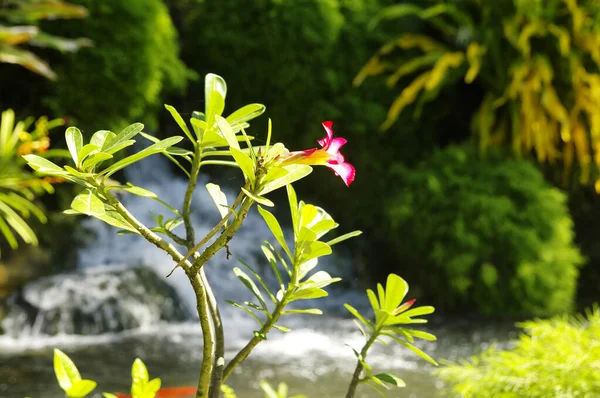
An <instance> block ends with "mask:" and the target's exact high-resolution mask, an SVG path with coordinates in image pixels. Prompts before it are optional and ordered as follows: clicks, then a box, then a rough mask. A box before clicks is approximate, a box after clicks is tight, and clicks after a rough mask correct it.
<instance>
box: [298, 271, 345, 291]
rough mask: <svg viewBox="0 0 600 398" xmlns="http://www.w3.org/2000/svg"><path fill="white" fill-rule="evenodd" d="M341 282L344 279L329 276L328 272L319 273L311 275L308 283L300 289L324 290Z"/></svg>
mask: <svg viewBox="0 0 600 398" xmlns="http://www.w3.org/2000/svg"><path fill="white" fill-rule="evenodd" d="M341 280H342V278H332V277H331V275H329V273H328V272H326V271H318V272H316V273H315V274H313V275H311V277H310V278H309V279H308V280H307V281H306V282H302V283H301V284H300V286H299V287H300V289H306V288H314V287H318V288H323V287H326V286H329V285H331V284H332V283H335V282H339V281H341Z"/></svg>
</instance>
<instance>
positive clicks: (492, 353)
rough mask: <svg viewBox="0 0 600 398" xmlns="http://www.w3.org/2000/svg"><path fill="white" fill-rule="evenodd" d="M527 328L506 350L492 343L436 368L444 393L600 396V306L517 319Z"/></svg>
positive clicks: (485, 397)
mask: <svg viewBox="0 0 600 398" xmlns="http://www.w3.org/2000/svg"><path fill="white" fill-rule="evenodd" d="M517 325H518V326H519V327H521V328H522V329H523V330H524V332H523V333H522V334H521V335H520V336H519V338H518V339H517V340H516V341H515V342H514V344H512V345H511V346H509V347H508V348H507V349H505V350H503V349H500V348H499V347H497V346H493V347H491V348H489V349H487V350H485V351H484V352H482V353H481V354H478V355H475V356H473V357H472V358H470V359H468V360H461V361H459V362H458V363H448V362H446V363H445V366H443V367H441V368H440V369H439V370H438V371H437V372H436V373H437V374H438V376H440V377H441V379H442V380H443V381H444V383H445V385H446V390H445V391H444V393H445V394H444V395H448V396H453V397H455V396H458V397H482V398H488V397H489V398H495V397H531V398H545V397H564V398H567V397H597V396H599V395H600V373H599V372H598V369H599V368H600V311H599V310H598V307H597V306H596V307H595V308H594V309H593V310H590V311H587V312H586V314H585V316H583V315H577V316H572V317H571V316H560V317H556V318H552V319H545V320H542V319H536V320H533V321H528V322H523V323H519V324H517Z"/></svg>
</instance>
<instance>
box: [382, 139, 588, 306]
mask: <svg viewBox="0 0 600 398" xmlns="http://www.w3.org/2000/svg"><path fill="white" fill-rule="evenodd" d="M505 157H506V154H505V153H503V152H502V151H499V150H493V151H490V152H489V153H488V156H487V157H485V158H482V157H480V156H479V155H478V153H477V149H476V148H474V147H472V146H469V145H463V146H449V147H447V148H445V149H443V150H438V151H436V152H434V153H433V154H432V155H431V156H429V157H428V158H426V159H425V160H423V162H421V163H420V164H419V165H418V166H417V167H415V168H408V167H397V168H396V169H395V170H394V174H395V181H396V183H397V185H398V188H397V189H396V190H395V191H394V192H393V193H390V198H389V201H388V202H387V203H386V206H385V208H386V211H387V216H388V219H389V220H390V224H391V230H390V233H391V234H392V236H396V237H399V238H398V239H397V240H396V243H395V245H394V248H393V250H394V253H395V254H396V258H397V259H398V263H399V264H401V265H405V268H402V269H401V270H402V272H403V273H404V274H406V275H407V276H410V277H411V278H414V279H416V280H420V281H422V284H421V286H420V287H421V288H422V289H423V290H424V291H423V292H422V294H424V295H427V296H428V297H429V299H430V300H434V303H435V304H436V305H437V306H442V307H444V308H445V309H446V310H454V311H465V309H467V308H468V309H477V310H478V311H480V312H482V313H485V314H493V315H502V316H507V315H517V316H521V315H525V316H527V315H530V314H534V315H548V314H556V313H560V312H564V311H569V310H571V308H572V305H573V300H574V297H575V288H576V285H577V276H578V268H579V266H580V265H582V263H583V257H582V255H581V253H580V251H579V249H578V247H577V246H576V245H575V244H574V242H573V239H574V233H573V222H572V220H571V217H570V215H569V210H568V207H567V203H566V202H567V198H566V195H565V194H564V193H563V192H561V191H560V190H559V189H557V188H553V187H552V186H551V185H550V184H549V183H548V182H546V181H545V180H544V176H543V175H542V173H541V172H540V171H539V170H538V169H537V168H536V167H535V166H534V165H532V164H531V163H529V162H527V161H525V160H515V159H506V158H505ZM431 275H435V277H432V276H431Z"/></svg>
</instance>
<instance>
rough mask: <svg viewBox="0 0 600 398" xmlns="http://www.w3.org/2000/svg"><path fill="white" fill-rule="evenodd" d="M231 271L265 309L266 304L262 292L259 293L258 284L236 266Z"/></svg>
mask: <svg viewBox="0 0 600 398" xmlns="http://www.w3.org/2000/svg"><path fill="white" fill-rule="evenodd" d="M233 273H234V274H235V275H236V276H237V277H238V278H239V280H240V281H242V283H243V284H244V285H245V286H246V287H247V288H248V289H249V290H250V291H251V292H252V294H254V296H255V297H256V298H257V299H258V301H259V302H260V304H261V305H262V307H263V308H264V309H267V304H266V303H265V300H264V299H263V297H262V294H261V293H260V290H259V289H258V286H256V284H255V283H254V281H253V280H252V279H251V278H250V277H249V276H248V275H247V274H246V273H245V272H244V271H242V270H241V269H240V268H238V267H235V268H234V269H233Z"/></svg>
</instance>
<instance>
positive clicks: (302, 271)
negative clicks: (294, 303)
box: [298, 258, 319, 280]
mask: <svg viewBox="0 0 600 398" xmlns="http://www.w3.org/2000/svg"><path fill="white" fill-rule="evenodd" d="M318 264H319V260H318V259H316V258H313V259H310V260H308V261H304V262H302V263H300V265H298V279H299V280H302V279H303V278H304V277H305V276H306V275H308V273H309V272H310V271H312V270H313V269H314V268H315V267H316V266H317V265H318Z"/></svg>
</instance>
